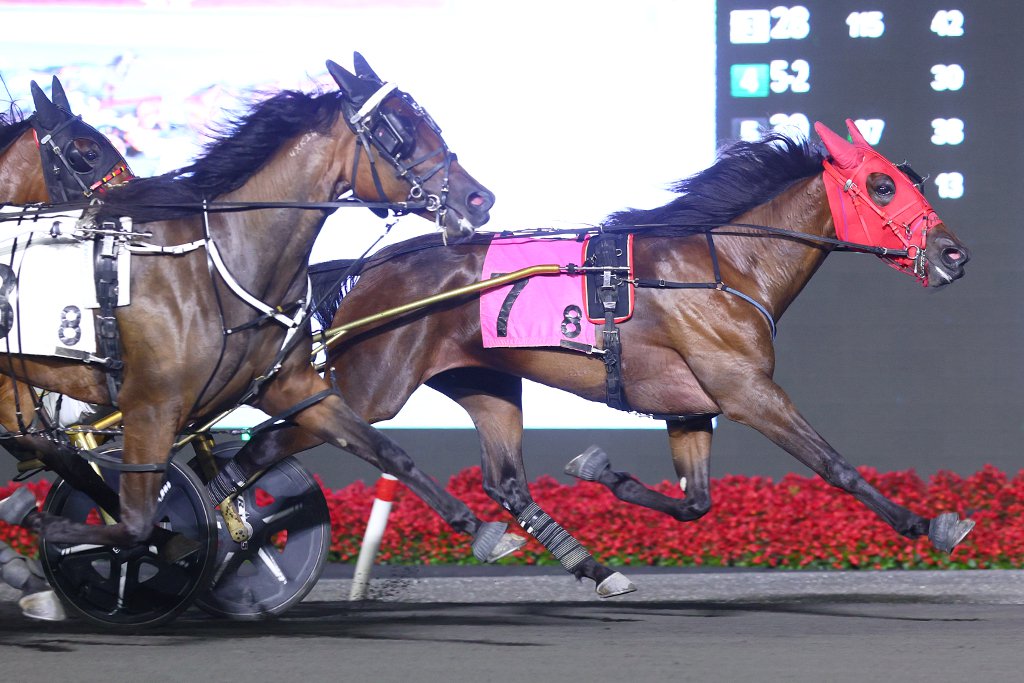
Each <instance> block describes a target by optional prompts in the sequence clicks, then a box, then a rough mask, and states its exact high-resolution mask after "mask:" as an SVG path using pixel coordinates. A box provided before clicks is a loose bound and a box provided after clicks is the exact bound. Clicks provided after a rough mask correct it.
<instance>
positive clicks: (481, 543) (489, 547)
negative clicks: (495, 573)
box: [473, 522, 508, 562]
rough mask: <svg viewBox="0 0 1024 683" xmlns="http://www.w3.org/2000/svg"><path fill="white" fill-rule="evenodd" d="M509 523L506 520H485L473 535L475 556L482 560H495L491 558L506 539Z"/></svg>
mask: <svg viewBox="0 0 1024 683" xmlns="http://www.w3.org/2000/svg"><path fill="white" fill-rule="evenodd" d="M506 529H508V524H505V523H504V522H484V523H483V524H481V525H480V528H479V529H477V531H476V535H475V536H473V556H474V557H475V558H476V559H478V560H480V561H481V562H493V561H494V560H491V559H490V558H491V557H492V556H493V555H494V552H495V550H496V549H497V548H498V546H499V545H501V542H502V540H504V536H505V530H506Z"/></svg>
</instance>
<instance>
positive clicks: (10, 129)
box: [0, 106, 32, 152]
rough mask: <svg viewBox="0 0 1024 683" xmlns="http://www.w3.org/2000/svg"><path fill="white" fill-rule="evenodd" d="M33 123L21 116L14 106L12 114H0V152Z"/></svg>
mask: <svg viewBox="0 0 1024 683" xmlns="http://www.w3.org/2000/svg"><path fill="white" fill-rule="evenodd" d="M31 125H32V121H31V120H30V119H27V118H23V117H22V116H21V112H19V111H18V110H17V109H16V108H14V107H13V106H12V107H11V112H10V114H0V152H3V151H4V150H5V149H7V148H8V147H10V146H11V145H12V144H13V143H14V141H15V140H17V139H18V138H19V137H21V134H22V133H24V132H25V131H26V130H28V128H29V127H30V126H31Z"/></svg>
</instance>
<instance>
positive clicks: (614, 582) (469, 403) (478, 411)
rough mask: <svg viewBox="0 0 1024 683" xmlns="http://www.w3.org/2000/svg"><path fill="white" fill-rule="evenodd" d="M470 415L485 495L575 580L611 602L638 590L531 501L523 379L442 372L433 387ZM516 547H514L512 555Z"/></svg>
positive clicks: (471, 371) (462, 372)
mask: <svg viewBox="0 0 1024 683" xmlns="http://www.w3.org/2000/svg"><path fill="white" fill-rule="evenodd" d="M429 385H430V386H431V387H433V388H434V389H437V390H438V391H440V392H442V393H444V394H446V395H447V396H448V397H450V398H451V399H453V400H455V401H456V402H458V404H459V405H461V406H462V407H463V408H464V409H465V410H466V412H468V413H469V415H470V417H471V418H472V419H473V423H474V424H475V425H476V429H477V433H478V434H479V435H480V445H481V449H482V452H481V466H482V469H483V475H484V490H485V491H486V492H487V495H489V496H490V497H491V498H492V499H494V500H495V502H497V503H498V504H499V505H501V506H502V507H504V508H505V509H506V510H508V511H509V512H511V513H512V515H513V516H514V517H515V518H516V521H518V522H519V525H520V526H521V527H522V528H523V529H525V530H526V531H527V532H528V533H530V534H531V535H532V536H533V537H534V538H536V539H537V540H538V541H539V542H540V543H541V544H542V545H543V546H544V547H545V548H547V550H548V551H549V552H550V553H551V554H552V555H554V556H555V558H556V559H557V560H558V561H559V562H560V563H561V564H562V566H563V567H564V568H565V570H566V571H567V572H569V573H571V574H572V575H573V576H575V577H576V578H577V579H580V578H582V577H584V576H585V577H587V578H589V579H591V580H592V581H593V582H594V584H595V586H596V591H597V593H598V595H600V596H601V597H603V598H610V597H613V596H616V595H623V594H624V593H630V592H632V591H634V590H636V587H635V586H634V585H633V583H632V582H631V581H629V579H627V578H626V577H625V576H623V575H622V574H621V573H619V572H616V571H614V570H612V569H609V568H608V567H605V566H604V565H603V564H601V563H600V562H598V561H597V560H595V559H594V557H593V556H592V555H591V554H590V553H589V552H588V551H587V550H586V548H584V547H583V546H582V545H581V544H580V542H579V541H577V540H576V539H575V538H573V536H572V534H570V533H569V532H568V531H566V530H565V529H564V528H563V527H562V526H561V525H560V524H559V523H558V522H556V521H555V520H554V519H553V518H552V517H551V516H550V515H548V513H546V512H545V511H544V510H542V509H541V507H540V506H539V505H538V504H537V503H536V502H535V501H534V500H533V497H532V496H531V495H530V489H529V486H528V484H527V480H526V469H525V466H524V464H523V449H522V444H523V412H522V401H521V395H522V380H521V379H519V378H518V377H512V376H510V375H505V374H498V373H493V374H492V373H489V372H488V371H485V370H469V369H465V370H458V371H451V372H448V373H443V374H442V375H440V376H438V377H435V378H434V379H432V380H431V381H430V382H429ZM515 549H516V547H513V548H510V552H511V551H512V550H515Z"/></svg>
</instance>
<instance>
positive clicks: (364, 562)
mask: <svg viewBox="0 0 1024 683" xmlns="http://www.w3.org/2000/svg"><path fill="white" fill-rule="evenodd" d="M397 492H398V480H397V479H396V478H395V477H393V476H391V475H390V474H381V475H380V479H378V480H377V492H376V497H375V498H374V499H373V508H371V509H370V520H369V521H368V522H367V523H366V533H365V534H363V545H362V546H361V547H360V548H359V559H358V560H356V571H355V574H354V575H353V576H352V590H351V591H350V592H349V596H348V599H349V600H365V599H366V588H367V586H368V585H369V583H370V571H371V570H372V569H373V561H374V560H375V559H376V557H377V551H378V550H379V549H380V541H381V539H382V538H383V537H384V530H385V529H387V527H388V514H390V512H391V504H392V503H393V502H394V500H395V494H396V493H397Z"/></svg>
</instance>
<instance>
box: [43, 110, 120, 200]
mask: <svg viewBox="0 0 1024 683" xmlns="http://www.w3.org/2000/svg"><path fill="white" fill-rule="evenodd" d="M31 121H32V131H33V134H34V135H35V138H36V144H37V146H38V147H39V160H40V163H41V165H42V169H43V179H44V180H45V182H46V190H47V192H48V193H49V195H50V201H51V202H54V203H65V202H69V201H72V200H75V199H79V198H82V197H85V198H91V197H92V196H93V194H94V193H96V192H102V191H103V190H104V189H106V188H107V187H108V186H109V185H110V184H111V183H112V182H113V181H114V180H115V179H116V178H118V177H120V176H124V177H125V178H124V179H130V178H133V177H134V176H133V175H132V172H131V169H129V168H128V162H126V161H125V160H124V157H122V156H121V155H120V153H118V151H117V150H116V149H114V147H113V146H112V145H111V144H110V143H109V142H107V141H106V140H105V138H104V137H103V135H102V134H101V133H100V132H99V131H98V130H96V129H95V128H93V127H92V126H90V125H89V124H87V123H85V122H84V121H82V117H81V116H77V115H74V116H69V117H68V118H66V119H65V120H64V121H62V122H61V123H60V124H59V125H57V126H56V127H54V128H52V129H47V128H44V127H43V126H42V125H41V124H40V122H39V119H38V117H37V116H33V117H32V118H31ZM73 123H77V124H78V125H80V126H82V127H84V128H85V131H84V132H87V133H90V134H93V135H94V136H95V137H94V140H96V141H97V144H98V145H99V147H100V149H101V150H102V151H101V155H100V158H99V159H97V160H96V162H95V163H92V162H90V161H87V160H85V159H82V158H81V155H80V154H79V153H78V150H77V149H75V148H74V142H75V139H76V137H84V136H81V135H78V136H76V135H75V134H73V133H72V132H71V130H70V128H71V124H73ZM104 143H105V144H104ZM104 161H106V162H108V163H104ZM104 169H109V170H107V171H105V170H104Z"/></svg>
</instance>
